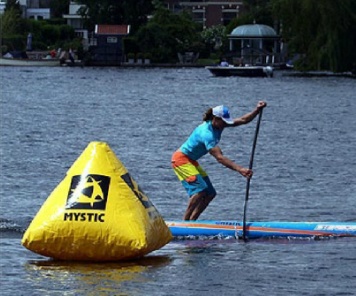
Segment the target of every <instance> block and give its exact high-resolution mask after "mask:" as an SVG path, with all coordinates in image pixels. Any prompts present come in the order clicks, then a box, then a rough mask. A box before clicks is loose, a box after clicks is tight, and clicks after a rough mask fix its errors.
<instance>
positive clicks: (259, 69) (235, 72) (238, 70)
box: [206, 66, 273, 77]
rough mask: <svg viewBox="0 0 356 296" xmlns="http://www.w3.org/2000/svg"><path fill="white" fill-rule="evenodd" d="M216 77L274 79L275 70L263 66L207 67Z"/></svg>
mask: <svg viewBox="0 0 356 296" xmlns="http://www.w3.org/2000/svg"><path fill="white" fill-rule="evenodd" d="M206 69H208V70H209V71H210V72H211V73H212V74H213V75H214V76H222V77H229V76H241V77H272V76H273V68H272V67H268V66H267V67H263V66H246V67H232V66H230V67H219V66H208V67H206Z"/></svg>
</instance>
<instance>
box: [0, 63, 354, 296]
mask: <svg viewBox="0 0 356 296" xmlns="http://www.w3.org/2000/svg"><path fill="white" fill-rule="evenodd" d="M285 74H287V72H276V73H275V77H274V78H272V79H263V78H238V77H230V78H215V77H213V76H211V74H210V73H209V72H208V71H207V70H206V69H203V68H197V69H195V68H185V69H184V68H181V69H173V68H167V69H166V68H161V69H159V68H152V69H123V68H65V67H64V68H59V67H58V68H0V84H1V111H0V112H1V141H0V153H1V179H0V185H1V199H0V209H1V212H0V226H1V227H0V230H1V242H0V247H1V287H0V289H1V295H130V296H131V295H132V296H134V295H186V296H189V295H217V294H220V295H264V294H265V295H355V291H356V268H355V264H356V240H355V239H351V238H344V239H322V240H305V239H303V240H300V239H299V240H296V239H291V240H287V239H271V240H255V241H250V242H248V243H244V242H243V241H240V240H235V239H226V240H181V241H178V240H175V241H172V242H171V243H169V244H168V245H166V246H165V247H163V248H162V249H160V250H157V251H155V252H152V253H151V254H149V255H147V256H146V257H145V258H144V259H142V260H138V261H133V262H126V263H105V264H89V263H66V262H55V261H52V260H50V259H48V258H45V257H42V256H40V255H37V254H34V253H32V252H30V251H28V250H27V249H25V248H24V247H22V246H21V244H20V241H21V238H22V235H23V232H24V231H25V229H26V228H27V226H28V225H29V223H30V222H31V220H32V219H33V217H34V216H35V215H36V213H37V211H38V210H39V208H40V207H41V205H42V204H43V203H44V201H45V200H46V199H47V197H48V196H49V194H50V193H51V192H52V190H53V189H54V188H55V187H56V186H57V185H58V183H59V182H60V181H61V180H62V179H63V178H64V176H65V173H66V171H67V170H68V168H69V167H70V166H71V165H72V164H73V162H74V161H75V160H76V159H77V157H78V156H79V155H80V154H81V153H82V151H83V150H84V149H85V148H86V146H87V145H88V144H89V143H90V142H91V141H105V142H108V143H109V145H110V147H111V148H112V150H113V151H114V152H115V154H116V155H117V156H118V157H119V159H120V160H121V161H122V162H123V164H124V165H125V166H126V168H127V169H128V170H129V172H130V173H131V175H132V176H133V177H134V178H135V180H136V181H137V182H138V184H139V185H140V186H141V188H142V189H143V190H144V191H145V193H146V194H147V195H148V196H149V198H150V200H151V201H152V202H153V203H154V204H155V206H156V208H157V209H158V210H159V212H160V213H161V215H162V216H163V217H164V218H165V219H167V220H168V219H169V220H173V219H181V218H182V216H183V213H184V210H185V207H186V204H187V200H188V199H187V197H186V193H185V191H184V189H183V188H182V186H181V184H180V183H179V182H178V180H177V179H176V177H175V175H174V174H173V172H172V170H171V167H170V157H171V154H172V153H173V151H175V150H176V149H177V148H178V147H179V146H180V145H181V143H182V142H183V141H184V140H185V139H186V137H187V136H188V135H189V133H190V132H191V131H192V130H193V128H194V127H195V126H196V125H197V124H199V123H200V122H201V119H202V115H203V113H204V111H205V110H206V109H207V108H208V107H213V106H215V105H219V104H225V105H227V106H229V107H230V109H231V113H232V115H233V116H235V117H237V116H241V115H243V114H245V113H246V112H248V111H250V110H252V109H253V108H254V107H255V105H256V103H257V102H258V101H259V100H265V101H267V103H268V107H267V108H266V109H265V111H264V112H263V118H262V122H261V126H260V133H259V137H258V142H257V148H256V154H255V160H254V177H253V179H252V180H251V187H250V194H249V196H250V199H249V204H248V212H247V217H248V220H250V221H356V211H355V205H356V199H355V197H356V193H355V192H356V185H355V184H356V182H355V181H356V155H355V143H356V97H355V90H356V87H355V86H356V83H355V80H354V79H349V78H336V77H323V78H320V77H319V78H317V77H315V78H296V77H289V76H287V75H285ZM255 127H256V121H254V122H252V123H251V124H249V125H246V126H242V127H238V128H233V129H226V130H225V131H224V133H223V136H222V140H221V142H220V146H221V148H222V150H223V152H224V154H225V155H227V156H228V157H230V158H231V159H233V160H235V161H237V162H238V163H240V164H241V165H244V166H248V163H249V157H250V152H251V147H252V142H253V137H254V132H255ZM201 164H202V166H203V167H204V168H205V169H206V170H207V171H208V173H209V174H210V177H211V179H212V182H213V184H214V185H215V187H216V190H217V192H218V196H217V197H216V199H215V200H214V201H213V202H212V203H211V205H210V206H209V207H208V208H207V210H206V211H205V212H204V213H203V214H202V216H201V217H200V218H201V219H212V220H219V219H220V220H221V219H237V220H241V219H242V214H243V201H244V198H245V186H246V180H245V179H244V178H243V177H241V176H240V175H238V174H237V173H235V172H232V171H230V170H228V169H226V168H224V167H222V166H221V165H220V164H218V163H217V162H216V161H215V160H214V159H213V158H212V157H211V156H205V157H204V158H203V159H202V160H201Z"/></svg>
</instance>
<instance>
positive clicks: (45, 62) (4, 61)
mask: <svg viewBox="0 0 356 296" xmlns="http://www.w3.org/2000/svg"><path fill="white" fill-rule="evenodd" d="M59 65H60V64H59V60H57V59H42V60H31V59H9V58H0V66H13V67H15V66H16V67H56V66H59Z"/></svg>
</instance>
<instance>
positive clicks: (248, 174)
mask: <svg viewBox="0 0 356 296" xmlns="http://www.w3.org/2000/svg"><path fill="white" fill-rule="evenodd" d="M239 173H240V174H241V175H242V176H244V177H245V178H247V179H250V178H251V177H252V175H253V171H252V170H250V169H246V168H241V169H240V170H239Z"/></svg>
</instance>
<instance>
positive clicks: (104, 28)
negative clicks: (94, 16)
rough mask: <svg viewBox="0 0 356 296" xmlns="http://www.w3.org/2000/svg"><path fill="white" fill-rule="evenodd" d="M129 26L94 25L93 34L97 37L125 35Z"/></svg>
mask: <svg viewBox="0 0 356 296" xmlns="http://www.w3.org/2000/svg"><path fill="white" fill-rule="evenodd" d="M129 33H130V25H95V34H99V35H127V34H129Z"/></svg>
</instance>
